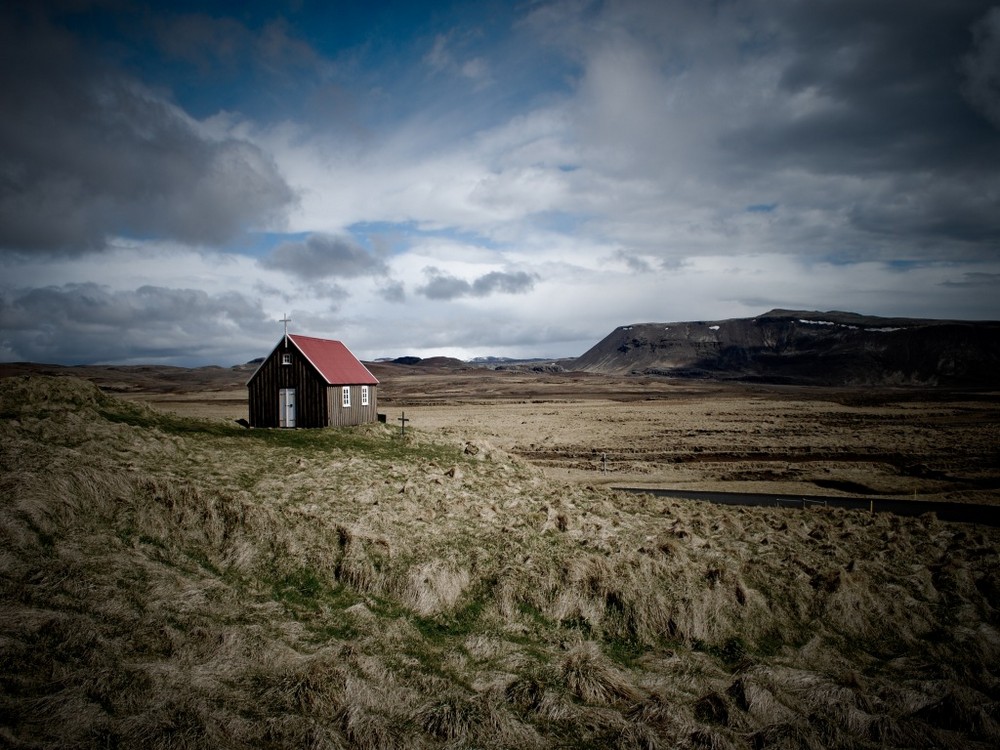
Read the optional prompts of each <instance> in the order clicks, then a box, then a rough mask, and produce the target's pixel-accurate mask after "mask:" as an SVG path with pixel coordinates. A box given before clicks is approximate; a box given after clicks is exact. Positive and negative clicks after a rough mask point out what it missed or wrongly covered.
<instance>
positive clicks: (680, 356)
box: [575, 310, 1000, 386]
mask: <svg viewBox="0 0 1000 750" xmlns="http://www.w3.org/2000/svg"><path fill="white" fill-rule="evenodd" d="M575 367H576V368H577V369H580V370H584V371H588V372H600V373H607V374H656V375H672V376H676V377H704V378H719V379H732V380H751V381H761V382H772V383H801V384H816V385H948V386H990V385H993V384H995V383H996V382H997V375H996V373H997V368H998V367H1000V322H967V321H944V320H918V319H912V318H878V317H873V316H863V315H857V314H854V313H845V312H804V311H794V310H772V311H770V312H767V313H764V314H763V315H758V316H757V317H754V318H737V319H731V320H718V321H697V322H682V323H643V324H636V325H627V326H620V327H618V328H616V329H615V330H614V331H612V332H611V333H610V334H609V335H608V336H606V337H605V338H604V339H603V340H602V341H600V342H599V343H598V344H597V345H596V346H594V347H593V348H591V349H590V350H589V351H587V352H586V353H585V354H583V355H582V356H581V357H579V358H578V359H577V360H576V363H575Z"/></svg>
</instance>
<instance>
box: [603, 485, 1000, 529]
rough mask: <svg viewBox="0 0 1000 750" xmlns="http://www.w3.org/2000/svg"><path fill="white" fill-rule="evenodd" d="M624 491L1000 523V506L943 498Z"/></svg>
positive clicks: (732, 502)
mask: <svg viewBox="0 0 1000 750" xmlns="http://www.w3.org/2000/svg"><path fill="white" fill-rule="evenodd" d="M613 489H616V490H619V491H621V492H633V493H636V494H646V495H655V496H657V497H677V498H683V499H687V500H703V501H705V502H709V503H715V504H716V505H757V506H778V507H783V508H815V507H828V508H849V509H852V510H865V511H869V512H874V513H895V514H896V515H898V516H921V515H923V514H924V513H934V514H936V515H937V517H938V518H939V519H940V520H942V521H957V522H961V523H980V524H985V525H987V526H1000V505H976V504H972V503H949V502H944V501H941V500H927V501H924V500H895V499H889V498H882V497H875V498H872V497H834V496H831V495H780V494H764V493H755V492H705V491H701V490H670V489H650V488H642V487H614V488H613Z"/></svg>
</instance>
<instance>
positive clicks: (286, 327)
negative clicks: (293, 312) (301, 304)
mask: <svg viewBox="0 0 1000 750" xmlns="http://www.w3.org/2000/svg"><path fill="white" fill-rule="evenodd" d="M284 315H285V317H283V318H282V319H281V322H282V323H284V324H285V339H286V343H287V339H288V324H289V323H291V322H292V319H291V318H289V317H288V313H285V314H284Z"/></svg>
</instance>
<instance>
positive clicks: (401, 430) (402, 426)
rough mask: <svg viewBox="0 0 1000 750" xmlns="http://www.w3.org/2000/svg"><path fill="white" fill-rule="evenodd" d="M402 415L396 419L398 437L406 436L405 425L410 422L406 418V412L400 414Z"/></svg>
mask: <svg viewBox="0 0 1000 750" xmlns="http://www.w3.org/2000/svg"><path fill="white" fill-rule="evenodd" d="M402 414H403V416H401V417H396V421H397V422H399V434H400V435H405V434H406V423H407V422H409V421H410V420H409V419H407V418H406V412H405V411H404V412H402Z"/></svg>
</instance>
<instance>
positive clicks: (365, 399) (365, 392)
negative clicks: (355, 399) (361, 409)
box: [361, 385, 368, 406]
mask: <svg viewBox="0 0 1000 750" xmlns="http://www.w3.org/2000/svg"><path fill="white" fill-rule="evenodd" d="M361 405H362V406H368V386H367V385H363V386H361Z"/></svg>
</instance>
